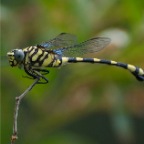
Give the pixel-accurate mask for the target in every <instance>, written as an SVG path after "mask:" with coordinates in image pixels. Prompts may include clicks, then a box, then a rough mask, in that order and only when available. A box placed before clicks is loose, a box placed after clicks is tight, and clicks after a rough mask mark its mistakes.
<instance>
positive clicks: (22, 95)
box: [11, 79, 39, 144]
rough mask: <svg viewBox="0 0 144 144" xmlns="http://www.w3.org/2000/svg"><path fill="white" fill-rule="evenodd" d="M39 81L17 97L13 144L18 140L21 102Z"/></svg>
mask: <svg viewBox="0 0 144 144" xmlns="http://www.w3.org/2000/svg"><path fill="white" fill-rule="evenodd" d="M38 81H39V79H36V80H35V81H34V83H33V84H32V85H30V86H29V87H28V88H27V89H26V90H25V91H24V92H23V93H22V94H21V95H20V96H18V97H16V99H15V100H16V103H15V111H14V123H13V134H12V137H11V144H14V142H15V141H16V140H17V139H18V129H17V119H18V111H19V106H20V102H21V100H22V99H23V98H24V96H25V95H26V94H27V93H28V92H29V91H30V90H31V89H32V88H33V87H34V86H35V85H36V84H37V83H38Z"/></svg>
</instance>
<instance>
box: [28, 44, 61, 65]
mask: <svg viewBox="0 0 144 144" xmlns="http://www.w3.org/2000/svg"><path fill="white" fill-rule="evenodd" d="M25 63H30V65H31V66H32V67H58V66H60V65H61V61H60V59H59V58H58V55H56V54H54V53H53V52H52V51H50V50H45V49H42V48H38V47H36V46H31V47H29V48H28V50H27V54H26V59H25Z"/></svg>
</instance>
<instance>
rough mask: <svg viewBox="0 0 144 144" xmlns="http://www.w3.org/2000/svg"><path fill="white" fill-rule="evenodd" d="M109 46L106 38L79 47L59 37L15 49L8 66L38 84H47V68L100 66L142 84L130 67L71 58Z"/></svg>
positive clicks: (143, 74)
mask: <svg viewBox="0 0 144 144" xmlns="http://www.w3.org/2000/svg"><path fill="white" fill-rule="evenodd" d="M109 43H110V39H109V38H107V37H94V38H91V39H89V40H87V41H84V42H82V43H77V38H76V36H74V35H72V34H68V33H61V34H59V35H58V36H57V37H55V38H54V39H51V40H49V41H47V42H43V43H41V44H38V45H37V46H29V47H26V48H24V49H14V50H12V51H10V52H8V53H7V56H8V58H9V63H10V65H11V66H12V67H13V66H18V67H20V68H21V67H23V68H24V70H25V72H26V73H27V74H28V75H29V76H30V77H32V78H34V79H36V78H37V79H39V83H42V84H44V83H47V82H48V79H47V78H46V77H45V76H44V75H46V74H48V73H49V71H48V70H47V69H46V67H60V66H61V65H64V64H66V63H77V62H84V63H101V64H107V65H113V66H117V67H121V68H124V69H127V70H129V71H130V72H131V73H132V74H133V75H134V76H135V77H136V78H137V80H139V81H144V70H143V69H142V68H138V67H136V66H134V65H131V64H124V63H120V62H116V61H112V60H104V59H98V58H82V57H72V56H75V55H78V54H79V55H81V54H86V53H93V52H97V51H100V50H102V49H103V48H104V47H106V46H107V45H108V44H109Z"/></svg>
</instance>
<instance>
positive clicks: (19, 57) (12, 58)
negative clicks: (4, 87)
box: [7, 49, 25, 67]
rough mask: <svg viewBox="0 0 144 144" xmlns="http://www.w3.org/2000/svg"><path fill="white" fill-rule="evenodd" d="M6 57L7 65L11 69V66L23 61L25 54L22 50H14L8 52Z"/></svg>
mask: <svg viewBox="0 0 144 144" xmlns="http://www.w3.org/2000/svg"><path fill="white" fill-rule="evenodd" d="M7 56H8V60H9V64H10V65H11V66H12V67H13V66H17V65H18V64H20V63H21V62H22V61H23V59H24V57H25V54H24V52H23V50H22V49H14V50H12V51H10V52H8V53H7Z"/></svg>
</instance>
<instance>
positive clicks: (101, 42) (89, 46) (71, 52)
mask: <svg viewBox="0 0 144 144" xmlns="http://www.w3.org/2000/svg"><path fill="white" fill-rule="evenodd" d="M110 41H111V40H110V38H107V37H95V38H92V39H89V40H87V41H84V42H82V43H80V44H75V45H72V46H69V47H63V48H60V49H56V50H54V52H55V53H57V54H59V55H62V56H78V55H83V54H86V53H93V52H97V51H100V50H102V49H103V48H104V47H106V46H107V45H108V44H109V43H110Z"/></svg>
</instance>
